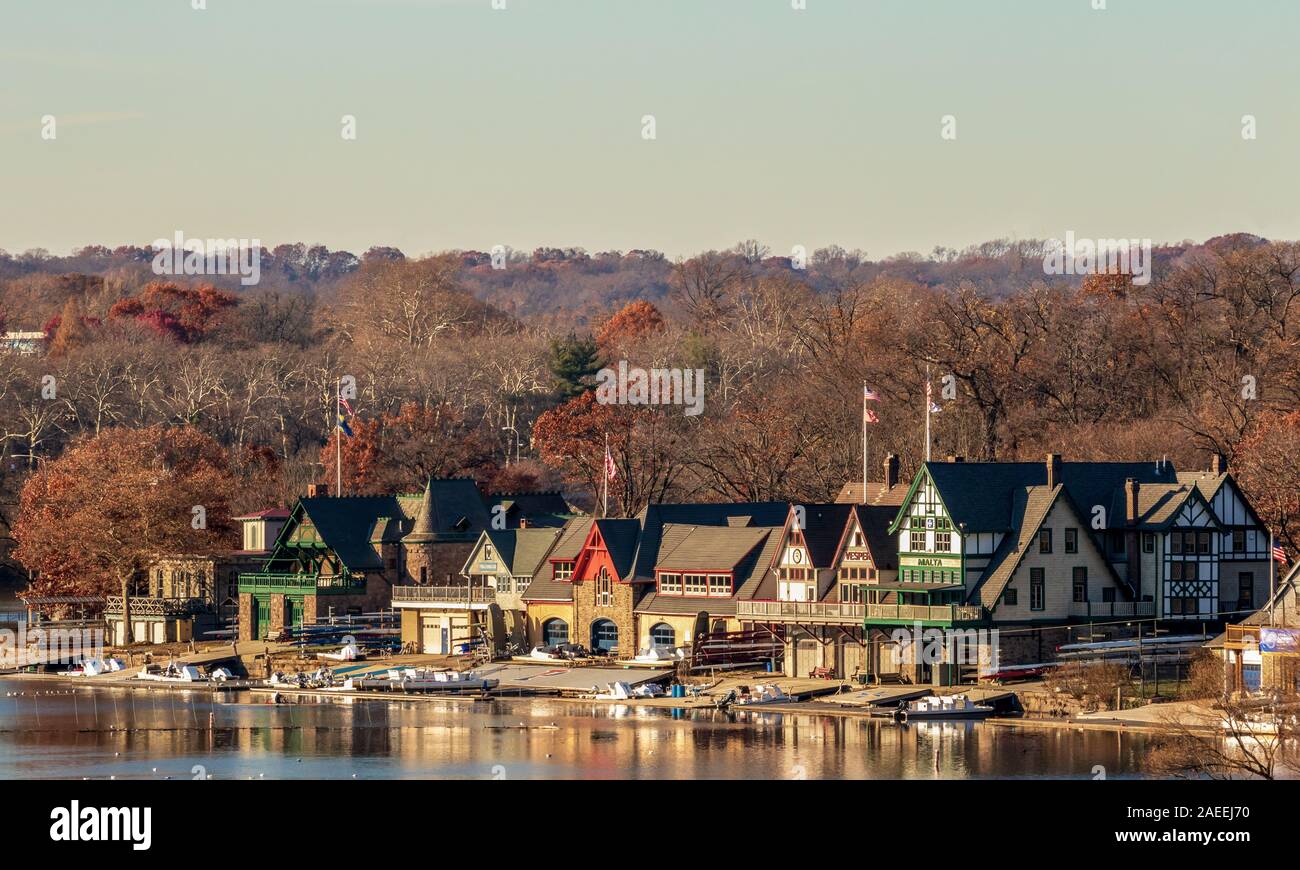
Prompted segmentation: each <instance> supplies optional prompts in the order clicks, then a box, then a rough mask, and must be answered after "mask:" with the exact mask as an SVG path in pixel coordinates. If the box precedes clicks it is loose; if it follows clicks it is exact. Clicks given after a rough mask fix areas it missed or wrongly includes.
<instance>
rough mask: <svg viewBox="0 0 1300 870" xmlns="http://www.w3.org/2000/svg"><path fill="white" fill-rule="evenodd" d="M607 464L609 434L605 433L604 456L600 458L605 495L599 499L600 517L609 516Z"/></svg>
mask: <svg viewBox="0 0 1300 870" xmlns="http://www.w3.org/2000/svg"><path fill="white" fill-rule="evenodd" d="M608 462H609V433H608V432H606V433H605V455H604V456H602V457H601V459H600V479H601V480H602V481H603V482H604V490H605V494H604V495H603V496H602V497H601V503H602V507H601V509H600V515H601V516H602V517H608V516H609V467H608V465H607V463H608Z"/></svg>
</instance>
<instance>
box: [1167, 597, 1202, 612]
mask: <svg viewBox="0 0 1300 870" xmlns="http://www.w3.org/2000/svg"><path fill="white" fill-rule="evenodd" d="M1169 613H1170V615H1171V616H1198V615H1199V614H1200V607H1199V602H1197V600H1196V599H1195V598H1194V597H1192V596H1190V595H1180V596H1176V597H1174V598H1170V599H1169Z"/></svg>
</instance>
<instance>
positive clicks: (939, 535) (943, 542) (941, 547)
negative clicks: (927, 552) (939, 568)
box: [934, 532, 952, 553]
mask: <svg viewBox="0 0 1300 870" xmlns="http://www.w3.org/2000/svg"><path fill="white" fill-rule="evenodd" d="M934 550H935V552H936V553H951V552H952V532H935V533H934Z"/></svg>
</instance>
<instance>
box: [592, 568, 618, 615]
mask: <svg viewBox="0 0 1300 870" xmlns="http://www.w3.org/2000/svg"><path fill="white" fill-rule="evenodd" d="M596 606H597V607H613V606H614V581H613V580H610V579H609V574H607V573H605V569H604V568H601V569H600V576H598V577H597V578H596Z"/></svg>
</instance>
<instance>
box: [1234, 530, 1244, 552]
mask: <svg viewBox="0 0 1300 870" xmlns="http://www.w3.org/2000/svg"><path fill="white" fill-rule="evenodd" d="M1232 552H1234V553H1244V552H1246V532H1245V531H1244V530H1243V529H1233V530H1232Z"/></svg>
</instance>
